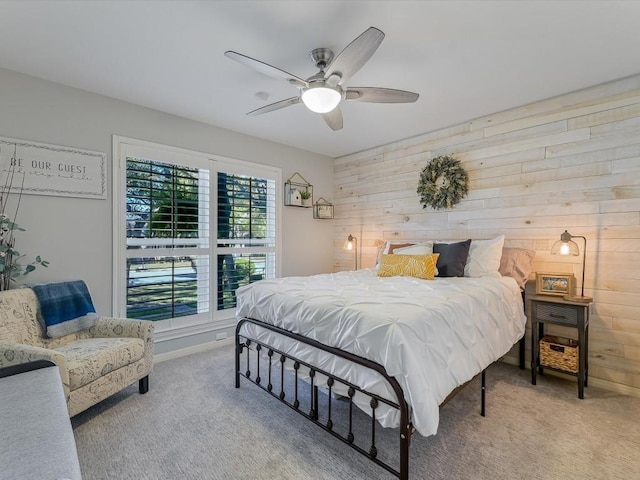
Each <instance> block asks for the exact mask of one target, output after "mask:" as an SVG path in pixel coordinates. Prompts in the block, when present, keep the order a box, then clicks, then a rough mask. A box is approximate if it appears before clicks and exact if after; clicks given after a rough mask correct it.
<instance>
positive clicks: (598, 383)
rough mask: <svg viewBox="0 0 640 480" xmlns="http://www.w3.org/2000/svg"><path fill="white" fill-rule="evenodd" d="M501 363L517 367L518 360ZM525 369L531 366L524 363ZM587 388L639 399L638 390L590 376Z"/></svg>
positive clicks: (558, 373)
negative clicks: (600, 389) (590, 387)
mask: <svg viewBox="0 0 640 480" xmlns="http://www.w3.org/2000/svg"><path fill="white" fill-rule="evenodd" d="M501 361H502V362H503V363H507V364H509V365H518V359H517V358H515V357H503V358H502V359H501ZM525 369H527V370H529V371H531V365H529V364H527V362H525ZM544 374H545V375H552V376H555V377H560V378H564V379H567V380H574V381H577V380H576V377H574V376H573V375H564V374H562V373H560V372H554V371H553V370H545V372H544ZM589 386H592V387H598V388H602V389H603V390H608V391H609V392H614V393H619V394H621V395H628V396H630V397H636V398H640V388H635V387H630V386H628V385H621V384H619V383H615V382H610V381H608V380H602V379H600V378H593V377H591V376H590V377H589ZM576 388H577V387H576ZM588 392H589V387H587V389H586V390H585V398H586V396H587V395H586V394H587V393H588Z"/></svg>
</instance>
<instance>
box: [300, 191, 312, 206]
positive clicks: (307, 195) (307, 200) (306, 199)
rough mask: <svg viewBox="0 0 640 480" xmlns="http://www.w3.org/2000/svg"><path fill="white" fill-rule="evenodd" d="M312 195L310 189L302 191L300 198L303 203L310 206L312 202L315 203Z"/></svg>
mask: <svg viewBox="0 0 640 480" xmlns="http://www.w3.org/2000/svg"><path fill="white" fill-rule="evenodd" d="M311 197H312V194H311V192H310V191H309V190H301V191H300V198H301V199H302V205H304V206H305V207H310V206H311V204H312V203H313V199H312V198H311Z"/></svg>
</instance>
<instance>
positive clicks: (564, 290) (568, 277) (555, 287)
mask: <svg viewBox="0 0 640 480" xmlns="http://www.w3.org/2000/svg"><path fill="white" fill-rule="evenodd" d="M575 280H576V279H575V277H574V276H573V274H571V273H536V294H542V295H559V296H564V295H573V292H574V288H575Z"/></svg>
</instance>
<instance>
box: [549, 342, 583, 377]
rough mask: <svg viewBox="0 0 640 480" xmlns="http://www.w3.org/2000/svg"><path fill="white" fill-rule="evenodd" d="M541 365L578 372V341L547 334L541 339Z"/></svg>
mask: <svg viewBox="0 0 640 480" xmlns="http://www.w3.org/2000/svg"><path fill="white" fill-rule="evenodd" d="M540 365H542V366H543V367H552V368H557V369H560V370H565V371H567V372H573V373H577V372H578V342H577V341H576V340H571V339H566V338H558V337H554V336H552V335H545V336H544V337H542V339H541V340H540Z"/></svg>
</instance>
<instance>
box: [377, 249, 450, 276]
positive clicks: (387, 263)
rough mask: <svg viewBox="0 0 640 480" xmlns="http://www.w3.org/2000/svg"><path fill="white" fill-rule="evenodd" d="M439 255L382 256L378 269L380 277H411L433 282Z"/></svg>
mask: <svg viewBox="0 0 640 480" xmlns="http://www.w3.org/2000/svg"><path fill="white" fill-rule="evenodd" d="M439 255H440V254H439V253H434V254H431V255H402V254H392V255H382V256H381V257H380V266H379V267H378V276H379V277H395V276H409V277H416V278H422V279H424V280H433V278H434V277H435V273H436V263H437V262H438V256H439Z"/></svg>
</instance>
